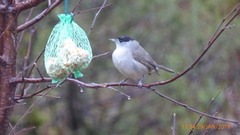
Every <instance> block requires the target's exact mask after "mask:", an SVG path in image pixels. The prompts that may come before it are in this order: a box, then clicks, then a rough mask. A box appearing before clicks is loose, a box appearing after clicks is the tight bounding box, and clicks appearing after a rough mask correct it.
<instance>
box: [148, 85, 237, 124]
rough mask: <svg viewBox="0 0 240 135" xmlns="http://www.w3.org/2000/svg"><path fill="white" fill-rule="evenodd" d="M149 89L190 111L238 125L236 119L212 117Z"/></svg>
mask: <svg viewBox="0 0 240 135" xmlns="http://www.w3.org/2000/svg"><path fill="white" fill-rule="evenodd" d="M150 89H151V90H152V91H153V92H154V93H156V94H157V95H158V96H160V97H163V98H165V99H167V100H169V101H171V102H174V103H176V104H177V105H180V106H182V107H185V108H186V109H188V110H190V111H192V112H195V113H197V114H200V115H203V116H205V117H209V118H212V119H214V120H221V121H225V122H230V123H234V124H237V125H240V122H239V121H238V120H229V119H224V118H220V117H214V116H212V115H209V114H206V113H203V112H200V111H198V110H195V109H193V108H191V107H189V106H188V105H186V104H184V103H181V102H178V101H176V100H174V99H172V98H169V97H167V96H165V95H163V94H161V93H159V92H158V91H156V90H155V89H153V88H150Z"/></svg>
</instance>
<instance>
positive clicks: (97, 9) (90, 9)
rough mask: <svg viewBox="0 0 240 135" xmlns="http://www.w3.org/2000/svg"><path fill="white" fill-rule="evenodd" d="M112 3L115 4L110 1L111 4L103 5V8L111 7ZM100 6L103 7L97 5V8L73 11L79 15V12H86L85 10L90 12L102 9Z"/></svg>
mask: <svg viewBox="0 0 240 135" xmlns="http://www.w3.org/2000/svg"><path fill="white" fill-rule="evenodd" d="M112 5H113V3H110V4H107V5H105V6H103V8H106V7H109V6H112ZM100 8H102V7H96V8H91V9H87V10H83V11H78V12H76V13H73V14H74V15H77V14H80V13H85V12H89V11H93V10H98V9H100Z"/></svg>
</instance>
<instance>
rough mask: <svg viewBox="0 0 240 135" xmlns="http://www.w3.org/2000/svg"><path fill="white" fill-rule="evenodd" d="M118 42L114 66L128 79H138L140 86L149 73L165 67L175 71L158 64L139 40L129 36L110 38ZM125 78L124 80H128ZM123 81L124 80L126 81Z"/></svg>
mask: <svg viewBox="0 0 240 135" xmlns="http://www.w3.org/2000/svg"><path fill="white" fill-rule="evenodd" d="M109 40H111V41H113V42H115V44H116V49H115V50H114V52H113V54H112V60H113V63H114V66H115V67H116V68H117V69H118V70H119V72H121V73H122V74H123V75H124V76H126V77H127V79H128V78H129V79H132V80H134V81H138V86H142V81H143V79H144V77H145V76H146V75H147V74H149V75H150V74H151V73H152V72H156V73H157V74H158V75H160V74H159V72H158V69H159V68H160V69H163V70H165V71H167V72H170V73H174V71H173V70H171V69H169V68H166V67H164V66H161V65H158V64H157V63H156V62H155V61H154V60H153V59H152V58H151V56H150V55H149V54H148V53H147V52H146V51H145V50H144V49H143V48H142V47H141V46H140V45H139V42H138V41H137V40H135V39H133V38H131V37H129V36H122V37H118V38H117V39H109ZM127 79H125V80H124V81H126V80H127ZM124 81H123V82H124Z"/></svg>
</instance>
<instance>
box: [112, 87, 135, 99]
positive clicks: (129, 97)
mask: <svg viewBox="0 0 240 135" xmlns="http://www.w3.org/2000/svg"><path fill="white" fill-rule="evenodd" d="M107 88H110V89H112V90H114V91H116V92H118V93H120V94H121V95H124V96H126V97H127V99H128V100H130V99H131V96H129V95H127V94H125V93H123V92H121V91H120V90H118V89H116V88H113V87H107Z"/></svg>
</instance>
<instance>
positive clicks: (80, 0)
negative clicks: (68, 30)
mask: <svg viewBox="0 0 240 135" xmlns="http://www.w3.org/2000/svg"><path fill="white" fill-rule="evenodd" d="M82 1H83V0H79V1H78V3H77V4H76V6H75V7H74V8H73V10H72V13H73V12H74V11H75V10H76V9H77V7H78V6H79V5H80V4H81V2H82Z"/></svg>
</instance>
